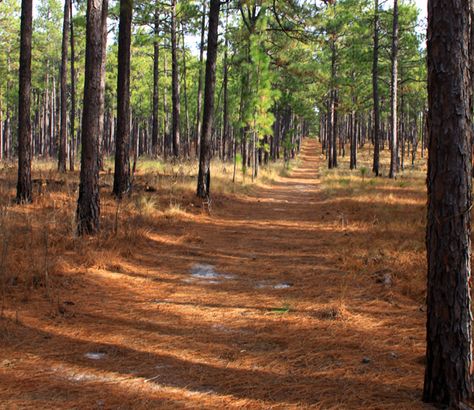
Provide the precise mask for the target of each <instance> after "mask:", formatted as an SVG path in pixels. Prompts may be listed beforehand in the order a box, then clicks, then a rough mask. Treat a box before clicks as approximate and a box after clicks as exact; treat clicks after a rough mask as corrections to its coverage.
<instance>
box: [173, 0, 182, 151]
mask: <svg viewBox="0 0 474 410" xmlns="http://www.w3.org/2000/svg"><path fill="white" fill-rule="evenodd" d="M176 3H177V0H172V1H171V92H172V112H173V114H172V133H173V155H174V157H175V158H178V157H179V151H180V148H179V144H180V111H181V107H180V101H179V64H178V39H177V34H176Z"/></svg>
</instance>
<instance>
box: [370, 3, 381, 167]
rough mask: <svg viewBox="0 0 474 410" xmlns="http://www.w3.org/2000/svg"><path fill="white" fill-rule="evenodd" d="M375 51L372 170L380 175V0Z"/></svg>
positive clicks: (375, 12)
mask: <svg viewBox="0 0 474 410" xmlns="http://www.w3.org/2000/svg"><path fill="white" fill-rule="evenodd" d="M374 1H375V3H374V50H373V51H374V53H373V63H372V96H373V103H374V163H373V167H372V171H373V172H374V174H375V176H379V172H380V170H379V167H380V139H379V134H380V102H379V0H374Z"/></svg>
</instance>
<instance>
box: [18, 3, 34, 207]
mask: <svg viewBox="0 0 474 410" xmlns="http://www.w3.org/2000/svg"><path fill="white" fill-rule="evenodd" d="M32 26H33V1H32V0H22V2H21V38H20V83H19V101H18V107H19V110H18V183H17V190H16V201H17V202H18V203H29V202H31V201H32V200H33V194H32V185H31V122H30V109H31V40H32V32H33V27H32Z"/></svg>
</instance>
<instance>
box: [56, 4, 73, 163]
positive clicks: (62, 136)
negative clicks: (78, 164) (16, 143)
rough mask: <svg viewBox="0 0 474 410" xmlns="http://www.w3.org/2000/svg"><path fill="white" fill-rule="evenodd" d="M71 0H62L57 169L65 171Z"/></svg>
mask: <svg viewBox="0 0 474 410" xmlns="http://www.w3.org/2000/svg"><path fill="white" fill-rule="evenodd" d="M70 7H71V0H64V17H63V38H62V46H61V104H60V105H61V119H60V124H61V125H60V131H59V155H58V171H59V172H66V157H67V154H66V141H67V54H68V42H69V29H70V27H69V17H70V11H69V9H70Z"/></svg>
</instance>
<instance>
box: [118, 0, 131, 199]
mask: <svg viewBox="0 0 474 410" xmlns="http://www.w3.org/2000/svg"><path fill="white" fill-rule="evenodd" d="M132 13H133V2H132V0H120V25H119V48H118V76H117V137H116V141H115V174H114V188H113V193H114V195H115V196H116V197H117V198H121V197H122V194H123V193H125V192H127V191H128V189H129V188H130V158H129V147H130V45H131V36H132Z"/></svg>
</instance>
